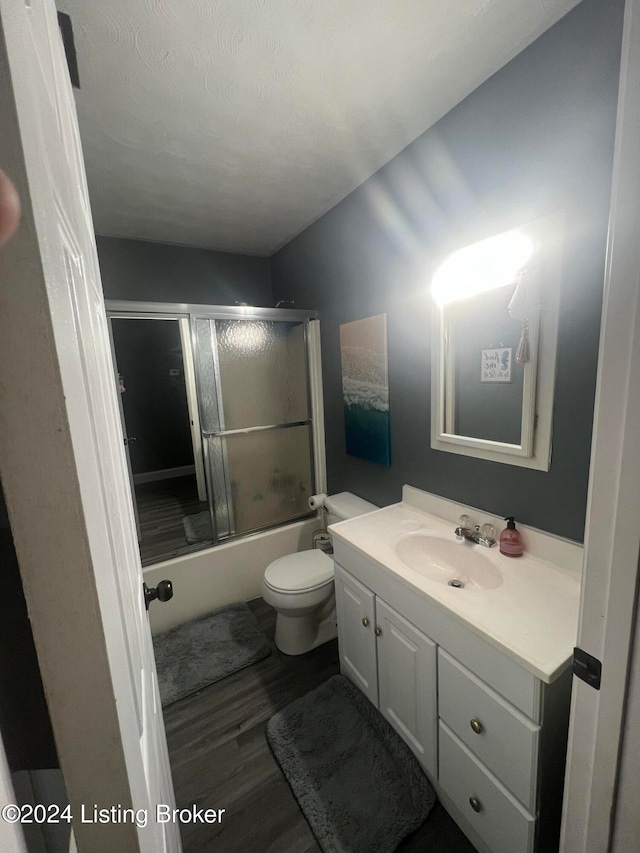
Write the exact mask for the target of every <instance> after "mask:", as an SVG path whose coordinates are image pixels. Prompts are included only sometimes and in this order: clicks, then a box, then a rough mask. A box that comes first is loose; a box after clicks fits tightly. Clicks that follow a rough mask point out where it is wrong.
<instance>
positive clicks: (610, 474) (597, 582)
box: [560, 0, 640, 853]
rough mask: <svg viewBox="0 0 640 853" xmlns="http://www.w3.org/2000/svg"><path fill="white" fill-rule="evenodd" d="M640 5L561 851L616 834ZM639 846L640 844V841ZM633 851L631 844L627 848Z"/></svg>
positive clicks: (604, 349) (628, 36)
mask: <svg viewBox="0 0 640 853" xmlns="http://www.w3.org/2000/svg"><path fill="white" fill-rule="evenodd" d="M638 92H640V0H627V3H626V7H625V20H624V33H623V43H622V65H621V71H620V92H619V98H618V119H617V126H616V143H615V156H614V169H613V187H612V195H611V213H610V219H609V238H608V248H607V264H606V271H605V292H604V305H603V316H602V327H601V338H600V353H599V361H598V381H597V389H596V403H595V418H594V432H593V446H592V451H591V469H590V477H589V499H588V504H587V518H586V531H585V558H584V574H583V582H582V593H581V606H580V624H579V629H578V646H579V647H580V648H581V649H583V650H585V651H587V652H588V653H589V654H591V655H593V656H594V657H596V658H598V659H599V660H600V661H601V662H602V686H601V689H600V690H599V691H597V690H594V689H593V688H592V687H589V686H588V685H587V684H585V683H584V682H583V681H581V680H579V679H578V678H575V677H574V679H573V701H572V707H571V723H570V733H569V751H568V757H567V776H566V786H565V800H564V809H563V825H562V838H561V848H560V849H561V851H563V853H605V852H606V851H608V850H610V836H611V834H612V832H613V829H614V825H613V824H614V820H615V818H614V814H615V802H616V785H617V776H618V769H619V749H620V745H621V742H622V732H623V723H624V715H625V698H626V693H627V680H628V666H629V660H630V647H631V639H632V636H633V632H634V622H635V618H636V593H637V585H638V554H639V553H640V452H639V451H638V442H639V437H640V300H639V298H638V297H639V293H640V99H639V98H638ZM636 842H637V843H640V841H638V838H637V837H636ZM627 849H629V848H627Z"/></svg>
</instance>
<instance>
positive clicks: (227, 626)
mask: <svg viewBox="0 0 640 853" xmlns="http://www.w3.org/2000/svg"><path fill="white" fill-rule="evenodd" d="M153 649H154V652H155V658H156V668H157V670H158V686H159V688H160V698H161V699H162V705H163V707H164V706H166V705H170V704H171V703H172V702H176V701H177V700H178V699H182V698H183V696H188V695H189V694H190V693H195V692H196V691H198V690H200V689H201V688H202V687H206V685H207V684H212V683H213V682H214V681H219V680H220V679H221V678H224V677H225V676H227V675H231V673H232V672H237V670H239V669H243V668H244V667H245V666H249V664H252V663H255V662H256V661H259V660H262V658H264V657H266V656H267V655H268V654H269V653H270V652H271V643H270V642H269V640H268V639H267V638H266V637H265V635H264V634H263V633H262V631H261V630H260V628H259V627H258V623H257V622H256V619H255V616H254V615H253V613H252V612H251V610H250V609H249V607H248V606H247V605H246V604H244V603H239V604H229V605H227V606H226V607H221V608H219V609H218V610H214V611H213V612H212V613H209V614H208V615H207V616H203V617H202V618H200V619H195V620H194V621H192V622H185V623H184V624H183V625H178V626H176V627H175V628H172V629H171V630H170V631H166V632H165V633H164V634H158V635H157V636H155V637H154V638H153Z"/></svg>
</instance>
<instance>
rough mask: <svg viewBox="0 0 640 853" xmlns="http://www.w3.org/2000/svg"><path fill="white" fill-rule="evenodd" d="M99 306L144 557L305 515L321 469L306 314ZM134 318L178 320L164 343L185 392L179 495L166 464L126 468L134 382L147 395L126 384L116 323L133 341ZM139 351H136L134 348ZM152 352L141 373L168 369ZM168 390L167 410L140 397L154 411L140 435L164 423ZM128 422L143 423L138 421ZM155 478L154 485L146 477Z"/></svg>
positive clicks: (314, 345) (315, 346) (133, 454)
mask: <svg viewBox="0 0 640 853" xmlns="http://www.w3.org/2000/svg"><path fill="white" fill-rule="evenodd" d="M106 307H107V315H108V317H109V319H110V325H111V329H112V342H113V354H114V362H115V370H116V381H117V383H118V389H119V391H120V392H121V393H120V398H121V413H122V416H123V438H124V442H125V445H126V447H127V454H128V459H129V467H130V471H131V475H132V492H133V494H134V496H135V497H136V504H137V507H136V510H137V515H138V518H139V527H138V530H139V539H140V542H141V554H142V557H143V563H147V564H148V563H151V562H158V561H159V560H161V559H168V558H169V557H172V556H177V555H178V554H180V553H185V552H187V551H190V550H196V549H198V548H205V547H211V546H213V545H217V544H219V543H222V542H225V541H229V540H231V539H233V538H234V537H240V536H245V535H247V534H251V533H255V532H258V531H262V530H265V529H268V528H272V527H276V526H279V525H282V524H287V523H289V522H292V521H295V520H298V519H301V518H304V517H305V516H309V515H310V514H311V512H310V510H309V506H308V499H309V496H310V495H311V494H313V493H314V492H316V491H319V490H321V487H322V486H323V485H324V477H325V473H324V439H323V430H322V420H323V413H322V392H321V378H320V359H319V332H318V321H317V320H316V319H315V314H313V313H311V312H302V311H293V310H284V309H266V308H250V307H246V306H233V307H225V306H206V305H205V306H203V305H171V304H165V303H133V302H113V301H108V302H107V303H106ZM134 320H135V321H137V322H138V324H139V326H140V328H141V330H144V324H141V323H140V321H145V322H146V323H160V322H163V323H166V322H167V321H176V322H177V324H178V327H179V330H180V340H181V346H180V347H173V350H172V352H174V354H175V352H176V350H177V349H179V350H180V353H179V355H180V356H181V357H182V369H180V367H173V368H171V371H170V372H171V373H172V374H175V376H174V379H175V380H176V381H179V382H180V383H184V389H183V391H181V393H180V396H181V399H184V401H185V403H186V405H185V406H184V412H185V414H184V418H185V420H188V421H189V423H188V427H189V429H190V431H191V439H192V455H193V463H194V464H193V466H192V467H193V474H191V475H189V476H185V475H184V474H183V469H181V468H179V469H176V470H178V472H179V473H180V474H181V475H182V480H184V482H182V481H181V483H180V488H181V489H183V490H184V488H185V487H188V488H189V489H190V492H189V499H188V500H187V499H185V494H186V493H185V492H184V491H182V492H181V493H178V491H177V485H175V486H174V485H173V484H172V483H171V482H170V481H169V480H168V479H167V480H165V481H164V482H162V483H158V480H162V478H163V477H167V478H168V477H170V476H173V475H172V474H171V472H170V471H164V469H161V470H160V471H156V472H154V471H151V472H142V473H141V472H140V471H139V470H138V471H137V472H136V470H135V465H137V467H138V468H139V467H140V461H139V460H140V458H141V456H142V455H143V454H142V450H144V448H142V447H141V444H140V438H139V436H136V437H135V438H137V441H136V444H135V445H133V444H132V443H131V440H132V436H131V435H130V422H131V420H132V417H133V416H132V414H131V412H133V411H134V409H135V405H134V404H135V403H136V398H138V400H139V399H140V398H141V397H142V394H143V393H145V394H146V395H147V397H148V395H149V389H148V388H145V389H141V388H139V387H135V386H133V387H130V386H129V385H128V384H127V377H126V375H122V370H121V367H120V364H121V362H123V361H124V360H125V358H126V357H129V359H130V356H129V355H128V353H125V352H124V351H123V345H122V344H121V343H120V341H122V340H124V339H125V336H124V334H123V328H122V324H123V323H125V324H131V325H128V329H129V330H130V331H129V338H136V339H137V340H138V341H140V339H141V336H142V331H140V332H138V331H137V329H136V330H134V329H133V325H132V321H134ZM149 337H150V338H151V339H152V338H153V336H149ZM119 347H120V350H121V351H120V352H119ZM138 353H140V348H138ZM138 359H139V360H140V359H142V360H144V354H142V355H138ZM158 361H161V362H162V364H160V365H158V364H151V365H148V369H147V372H146V373H145V374H144V375H148V376H151V377H153V376H154V371H155V373H157V372H159V373H161V374H162V373H163V372H164V373H166V364H168V362H166V360H162V359H158ZM165 362H166V363H165ZM130 369H131V368H130ZM162 379H163V377H162V376H161V377H160V378H157V379H156V380H155V381H154V382H155V384H154V387H157V388H158V389H162V388H164V387H165V386H163V385H162V382H161V380H162ZM164 379H165V380H166V377H164ZM149 381H150V382H152V381H153V380H151V379H150V380H149ZM125 388H126V391H125V390H124V389H125ZM161 393H163V394H164V393H166V392H164V391H161ZM173 396H175V393H174V394H173ZM169 402H170V401H169V397H167V413H166V417H165V415H164V414H163V401H162V400H160V401H158V400H156V401H155V404H153V405H152V404H151V403H149V402H147V403H145V404H144V406H142V408H143V409H144V412H145V413H147V416H149V417H151V414H150V413H151V412H154V413H155V416H154V417H155V421H154V422H153V423H152V424H151V425H149V424H147V429H146V433H145V434H146V435H148V436H151V435H153V430H157V431H162V430H163V429H166V428H168V426H167V425H168V423H169V420H170V418H169V412H168V407H169ZM140 408H141V404H140V403H139V404H138V410H139V409H140ZM172 419H173V420H175V417H173V416H172ZM149 426H151V427H152V430H151V431H150V429H149ZM186 426H187V424H185V428H186ZM137 431H138V432H140V431H141V430H140V428H139V427H137ZM148 456H149V454H147V457H148ZM132 461H133V462H134V463H135V465H134V466H133V467H132V464H131V463H132ZM156 464H159V463H156ZM186 470H187V469H186V468H185V469H184V471H186ZM199 472H200V476H198V473H199ZM189 477H191V478H192V479H189ZM153 483H155V484H156V485H150V484H153ZM174 483H176V484H177V481H174ZM154 492H155V493H156V495H157V500H156V498H155V497H154ZM196 492H197V495H196ZM154 501H155V502H154ZM163 508H164V510H167V509H168V510H169V511H170V512H171V513H173V516H172V519H171V520H170V521H169V520H165V521H164V522H161V523H160V525H158V524H157V523H156V522H154V518H155V519H157V518H158V517H161V513H162V512H163ZM181 512H184V515H183V517H182V518H178V519H177V524H178V526H177V527H176V526H175V524H174V522H175V520H176V513H178V515H179V514H180V513H181ZM163 524H164V525H165V529H169V528H170V527H171V524H174V526H173V528H172V529H173V531H174V532H173V535H172V537H170V538H167V540H166V549H165V550H164V551H163V547H164V546H163V544H162V525H163ZM182 535H184V541H183V542H181V541H180V539H181V536H182ZM145 537H148V538H154V540H155V544H154V551H155V553H153V554H152V555H151V556H150V553H149V552H148V549H147V551H145V545H146V542H145Z"/></svg>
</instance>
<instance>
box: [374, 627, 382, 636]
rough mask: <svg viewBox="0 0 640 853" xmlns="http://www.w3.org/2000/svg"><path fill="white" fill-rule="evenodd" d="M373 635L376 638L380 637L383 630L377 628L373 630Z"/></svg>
mask: <svg viewBox="0 0 640 853" xmlns="http://www.w3.org/2000/svg"><path fill="white" fill-rule="evenodd" d="M373 633H374V634H375V635H376V637H380V636H381V635H382V628H378V627H377V626H376V627H375V628H374V629H373Z"/></svg>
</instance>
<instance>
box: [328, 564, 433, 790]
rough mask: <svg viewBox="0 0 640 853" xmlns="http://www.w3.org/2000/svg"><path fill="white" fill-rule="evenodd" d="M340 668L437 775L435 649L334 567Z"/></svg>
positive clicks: (386, 605)
mask: <svg viewBox="0 0 640 853" xmlns="http://www.w3.org/2000/svg"><path fill="white" fill-rule="evenodd" d="M335 584H336V607H337V613H338V632H339V647H340V668H341V671H342V673H343V674H344V675H346V676H348V677H349V678H350V679H351V681H353V682H354V684H356V685H357V686H358V687H359V688H360V690H362V692H363V693H364V694H365V696H366V697H367V698H368V699H369V701H370V702H371V703H372V704H373V705H375V706H376V708H378V709H379V710H380V712H381V713H382V714H383V716H385V717H386V718H387V720H388V721H389V722H390V723H391V725H392V726H393V727H394V728H395V729H396V731H397V732H398V733H399V734H400V735H401V737H402V738H404V740H405V741H406V742H407V744H408V745H409V746H410V747H411V749H412V750H413V751H414V753H415V754H416V756H417V757H418V759H419V760H420V762H421V764H422V765H423V767H424V768H425V769H426V770H427V771H428V772H429V773H430V774H432V775H435V774H436V773H437V750H436V742H437V722H438V717H437V702H436V695H437V681H436V677H437V676H436V673H437V668H436V658H437V646H436V644H435V643H434V642H433V641H432V640H431V639H429V637H427V636H426V635H425V634H423V633H422V631H419V630H418V629H417V628H416V627H415V626H414V625H412V624H411V623H410V622H408V621H407V620H406V619H405V618H404V617H403V616H401V615H400V614H399V613H397V612H396V611H395V610H394V609H393V608H392V607H389V605H388V604H386V603H385V602H384V601H383V600H382V599H380V598H379V597H378V596H376V595H375V594H374V593H373V592H371V590H369V589H368V588H367V587H366V586H364V584H362V583H360V582H359V581H358V580H356V578H354V577H353V576H351V575H350V574H349V573H348V572H346V571H344V570H343V569H342V568H341V567H340V566H338V565H336V567H335Z"/></svg>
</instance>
